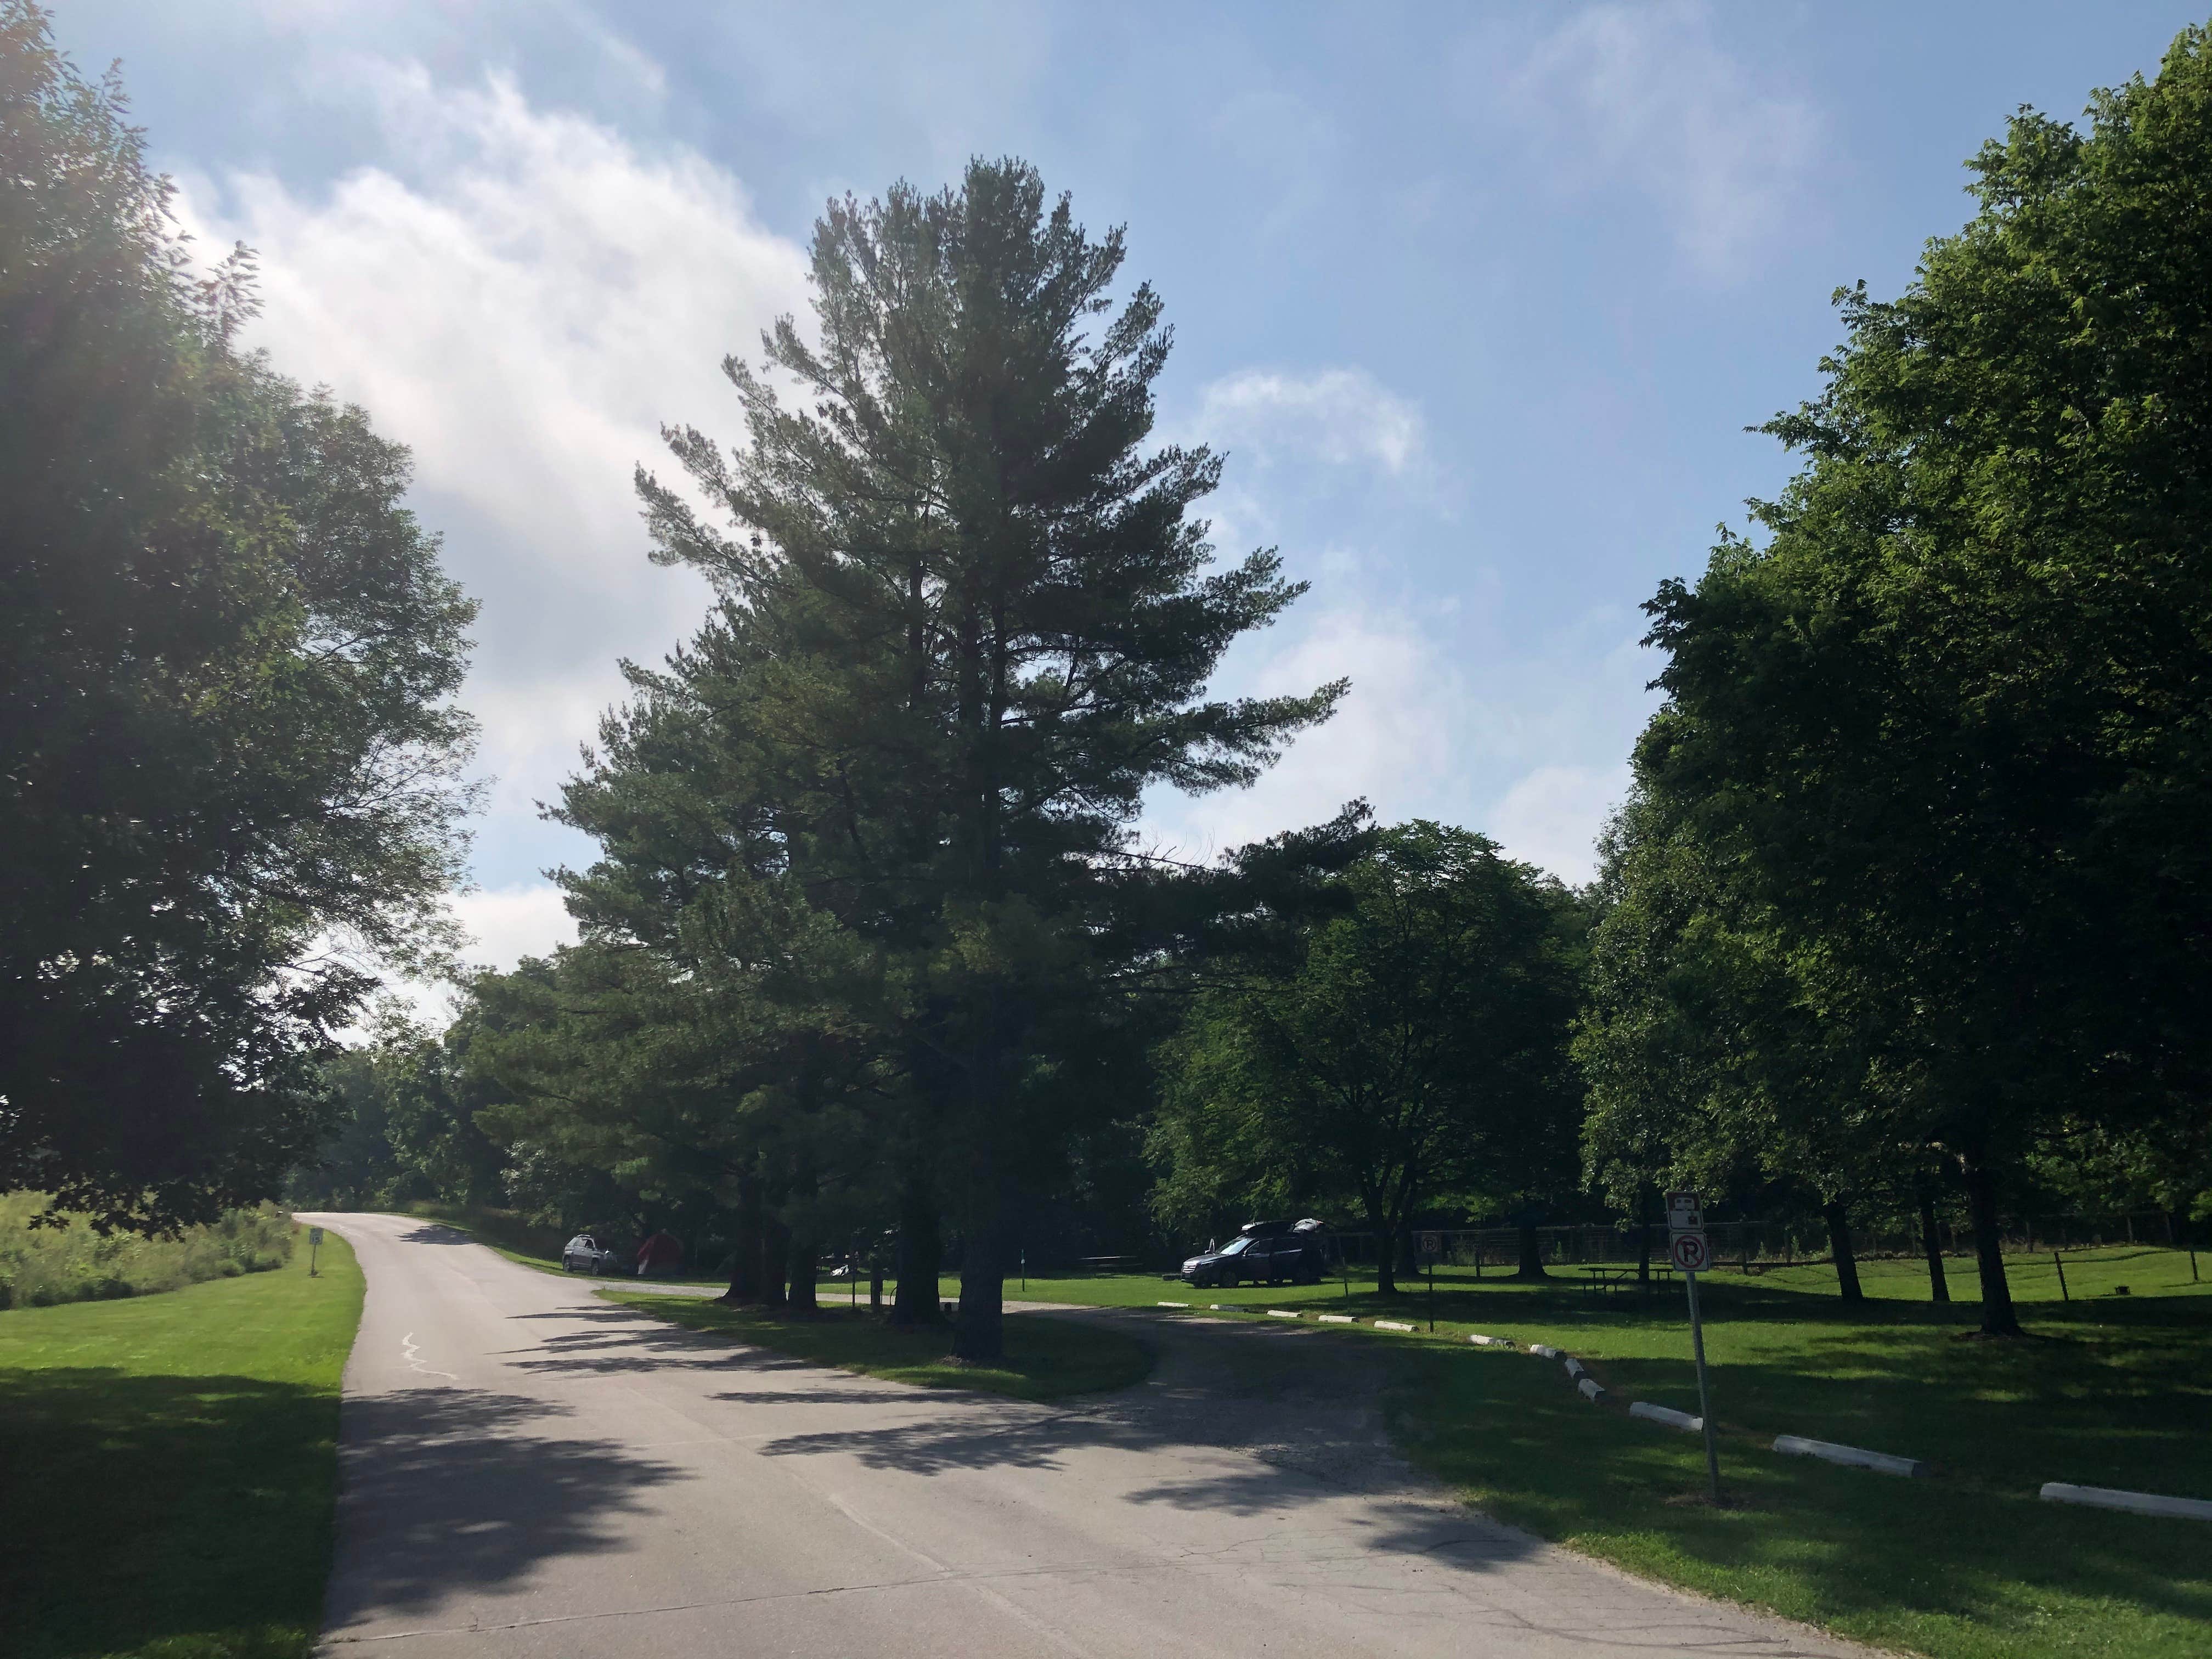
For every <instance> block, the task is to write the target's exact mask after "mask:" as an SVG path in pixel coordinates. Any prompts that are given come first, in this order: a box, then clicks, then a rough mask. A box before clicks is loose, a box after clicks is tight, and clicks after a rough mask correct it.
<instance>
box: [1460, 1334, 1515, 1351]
mask: <svg viewBox="0 0 2212 1659" xmlns="http://www.w3.org/2000/svg"><path fill="white" fill-rule="evenodd" d="M1467 1340H1468V1341H1470V1342H1472V1343H1474V1346H1476V1347H1478V1348H1510V1347H1511V1346H1513V1342H1512V1339H1510V1337H1503V1336H1482V1335H1480V1334H1474V1335H1470V1336H1469V1337H1468V1339H1467Z"/></svg>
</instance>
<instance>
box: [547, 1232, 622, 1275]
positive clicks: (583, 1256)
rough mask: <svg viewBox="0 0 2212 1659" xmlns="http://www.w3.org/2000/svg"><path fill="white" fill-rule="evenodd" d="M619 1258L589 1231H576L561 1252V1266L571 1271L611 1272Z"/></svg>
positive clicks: (617, 1264)
mask: <svg viewBox="0 0 2212 1659" xmlns="http://www.w3.org/2000/svg"><path fill="white" fill-rule="evenodd" d="M620 1262H621V1258H620V1257H619V1256H617V1255H616V1254H615V1253H614V1252H613V1251H612V1250H611V1249H607V1248H606V1247H605V1245H604V1244H602V1243H599V1240H598V1239H596V1238H594V1237H592V1236H591V1234H589V1233H578V1234H577V1235H576V1236H575V1237H574V1238H572V1239H570V1240H569V1241H568V1247H567V1248H566V1249H563V1250H562V1252H561V1266H562V1267H563V1268H565V1269H566V1270H567V1271H568V1272H569V1273H612V1272H613V1271H614V1270H615V1269H616V1267H617V1266H619V1265H620Z"/></svg>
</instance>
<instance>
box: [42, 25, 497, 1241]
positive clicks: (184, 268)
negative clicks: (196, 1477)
mask: <svg viewBox="0 0 2212 1659" xmlns="http://www.w3.org/2000/svg"><path fill="white" fill-rule="evenodd" d="M168 198H169V185H168V183H167V180H166V179H160V178H156V177H154V176H152V175H150V174H149V173H148V172H147V171H146V168H145V165H144V157H143V141H142V139H141V137H140V135H139V134H138V133H137V131H136V130H135V129H133V128H131V126H129V125H127V124H126V123H125V118H124V102H123V97H122V93H121V90H120V88H119V86H118V83H117V82H116V81H115V80H114V78H113V77H112V76H110V77H109V78H108V79H107V80H106V81H104V82H100V83H97V84H94V83H91V82H86V81H85V80H83V79H82V77H81V76H78V75H77V74H76V72H75V70H73V69H71V67H70V65H69V64H68V63H67V62H66V60H64V58H61V57H60V56H59V55H58V53H57V52H55V50H54V48H53V46H52V40H51V37H50V33H49V29H48V26H47V21H46V15H45V14H44V13H43V12H41V11H40V9H38V8H37V7H35V6H33V5H31V4H28V3H24V0H7V3H5V4H0V499H4V500H5V501H7V503H8V508H7V512H6V514H5V517H4V520H0V842H4V843H5V845H6V846H7V848H8V849H9V851H8V857H7V859H6V860H4V862H0V1188H7V1187H16V1186H25V1187H33V1188H41V1189H44V1190H48V1191H52V1192H53V1193H55V1194H57V1201H58V1204H59V1205H61V1206H66V1207H69V1208H72V1209H82V1210H87V1211H90V1212H93V1213H94V1215H95V1216H96V1217H97V1218H99V1220H100V1223H101V1224H102V1225H131V1226H142V1227H154V1228H166V1227H172V1226H174V1225H179V1224H180V1223H183V1222H186V1221H191V1220H194V1219H205V1218H210V1217H212V1216H213V1215H215V1214H217V1213H219V1212H222V1210H223V1209H225V1208H228V1207H229V1206H233V1205H235V1204H240V1203H243V1202H248V1201H251V1200H254V1199H257V1198H259V1197H261V1196H264V1195H265V1194H268V1193H270V1192H271V1191H273V1190H274V1189H275V1187H276V1182H277V1181H278V1180H279V1179H280V1177H281V1176H282V1173H283V1170H284V1169H285V1168H286V1167H287V1166H288V1165H289V1164H291V1163H293V1162H294V1161H295V1160H296V1159H297V1158H299V1157H300V1156H301V1154H302V1153H303V1152H306V1151H307V1149H308V1147H309V1146H310V1145H311V1142H312V1137H313V1132H314V1129H315V1127H316V1125H317V1122H318V1109H317V1106H316V1102H317V1099H318V1095H319V1090H318V1085H317V1082H316V1066H317V1063H318V1061H319V1059H320V1058H321V1057H322V1056H323V1055H324V1054H325V1053H326V1052H327V1051H328V1048H329V1046H330V1042H331V1032H332V1031H333V1030H335V1029H337V1028H338V1027H340V1026H342V1025H343V1024H344V1023H345V1022H346V1021H347V1020H348V1019H349V1018H350V1017H351V1015H352V1012H353V1011H354V1010H355V1009H356V1007H357V1006H359V1004H360V1002H361V1000H362V997H363V995H364V994H365V993H366V991H367V989H368V986H369V984H370V982H371V981H370V980H369V978H368V975H367V973H366V972H365V971H364V967H363V963H365V962H366V961H367V960H368V958H370V957H377V956H382V957H387V958H390V957H404V956H405V955H406V953H407V952H408V951H410V949H412V948H414V947H416V946H418V945H421V944H422V943H423V942H424V941H425V940H426V939H435V926H434V925H433V919H434V918H435V916H436V915H439V914H440V913H441V902H442V899H443V896H444V894H445V892H446V890H447V888H448V887H449V886H450V884H451V883H452V880H453V878H454V876H455V875H456V873H457V858H458V850H459V839H458V834H457V829H456V826H457V823H458V822H459V818H460V817H461V816H462V814H463V813H464V811H465V809H466V807H467V805H468V797H467V793H466V792H465V790H463V789H462V788H460V787H459V786H458V785H457V784H456V783H455V781H454V780H455V777H456V775H457V771H458V769H459V764H460V763H461V762H462V760H463V759H464V758H465V756H466V754H467V752H468V749H469V744H470V741H471V733H472V731H473V726H472V724H471V721H470V720H469V719H468V718H467V716H466V715H465V714H461V713H459V711H458V710H456V709H455V708H453V706H452V703H451V701H450V699H451V696H452V694H453V692H454V691H455V690H456V689H457V688H458V686H459V681H460V678H461V674H462V671H463V666H464V661H465V649H466V646H465V639H464V637H463V630H464V629H465V627H466V626H467V624H468V622H469V620H470V618H471V616H472V614H473V608H472V606H471V604H470V603H469V601H468V600H466V599H465V598H464V597H463V596H462V595H461V593H460V592H459V590H458V589H457V588H456V587H455V586H453V584H452V583H451V582H450V581H448V580H447V579H446V578H445V577H444V576H443V575H442V574H441V572H440V570H439V567H438V559H437V543H436V540H435V538H433V537H430V536H428V535H426V534H425V533H424V532H422V529H421V528H420V526H417V525H416V522H415V520H414V519H413V517H412V516H411V515H410V513H408V512H407V511H406V510H405V509H404V507H402V506H401V505H400V501H401V498H402V496H403V495H404V490H405V488H406V483H407V458H406V454H405V452H404V451H403V450H401V449H400V448H398V447H397V446H395V445H392V444H391V443H389V442H387V441H385V440H383V439H380V438H379V437H378V436H377V435H375V434H374V432H373V431H372V430H371V429H370V428H369V425H368V421H367V419H366V417H365V416H363V415H362V412H361V411H360V410H357V409H352V408H349V407H344V406H341V405H339V404H336V403H334V402H332V401H331V399H330V398H327V397H326V396H324V395H322V394H320V393H313V394H309V393H304V392H301V390H300V389H299V388H298V387H297V386H294V385H293V384H292V383H291V382H289V381H288V380H284V379H283V377H282V376H280V375H278V374H276V373H275V372H274V371H273V370H272V369H271V368H270V367H269V365H268V364H267V363H266V362H264V361H263V360H262V359H261V358H260V357H258V356H251V355H244V354H241V353H240V351H238V350H237V349H235V347H234V330H235V328H236V326H237V325H238V324H239V323H240V321H241V320H242V319H244V318H245V317H246V316H247V315H249V314H250V313H251V311H252V266H251V260H250V258H249V257H248V256H246V254H245V252H244V251H243V250H239V251H238V252H235V253H234V254H233V255H232V256H231V258H229V259H228V260H226V261H225V262H223V263H222V264H220V265H219V266H217V267H216V269H215V270H214V271H213V272H212V273H211V274H209V275H207V276H197V275H195V273H194V271H193V270H192V268H191V264H190V262H189V260H188V258H187V249H186V248H185V245H184V243H183V241H182V240H181V239H180V238H179V237H178V236H177V235H176V234H174V232H173V229H172V228H171V225H170V222H169V218H168V211H167V210H168Z"/></svg>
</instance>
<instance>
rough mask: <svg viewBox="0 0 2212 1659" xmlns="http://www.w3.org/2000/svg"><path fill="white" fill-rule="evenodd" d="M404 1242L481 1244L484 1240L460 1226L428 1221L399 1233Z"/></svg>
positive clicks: (400, 1239)
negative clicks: (462, 1229)
mask: <svg viewBox="0 0 2212 1659" xmlns="http://www.w3.org/2000/svg"><path fill="white" fill-rule="evenodd" d="M399 1242H400V1243H402V1244H481V1243H483V1240H482V1239H481V1238H478V1237H477V1236H476V1235H475V1234H473V1233H465V1232H463V1231H461V1230H460V1229H459V1228H458V1227H447V1226H442V1225H440V1224H439V1223H437V1222H435V1221H426V1222H424V1223H423V1224H422V1225H421V1226H419V1227H410V1228H409V1229H408V1230H407V1231H405V1232H404V1233H402V1234H400V1235H399Z"/></svg>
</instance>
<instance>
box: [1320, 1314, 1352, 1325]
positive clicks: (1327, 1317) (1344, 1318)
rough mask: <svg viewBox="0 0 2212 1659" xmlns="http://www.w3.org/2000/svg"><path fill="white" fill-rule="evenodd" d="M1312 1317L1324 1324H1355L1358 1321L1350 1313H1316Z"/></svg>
mask: <svg viewBox="0 0 2212 1659" xmlns="http://www.w3.org/2000/svg"><path fill="white" fill-rule="evenodd" d="M1314 1317H1315V1318H1316V1319H1318V1320H1319V1321H1321V1322H1322V1324H1324V1325H1357V1324H1358V1320H1357V1319H1354V1318H1353V1317H1352V1316H1351V1315H1350V1314H1316V1315H1315V1316H1314Z"/></svg>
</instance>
